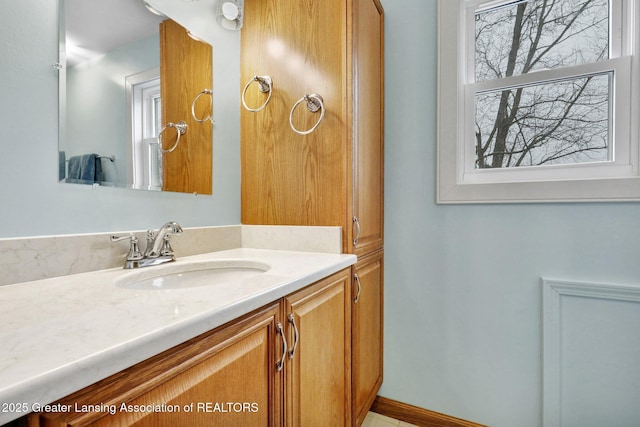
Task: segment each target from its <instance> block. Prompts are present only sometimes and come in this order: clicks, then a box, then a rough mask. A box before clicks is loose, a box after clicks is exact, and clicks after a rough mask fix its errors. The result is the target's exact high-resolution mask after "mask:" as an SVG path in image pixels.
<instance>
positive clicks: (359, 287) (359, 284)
mask: <svg viewBox="0 0 640 427" xmlns="http://www.w3.org/2000/svg"><path fill="white" fill-rule="evenodd" d="M353 278H354V280H355V281H356V283H357V284H358V292H356V297H355V298H354V300H353V303H354V304H357V303H358V301H359V300H360V292H362V284H361V283H360V276H358V273H355V274H354V275H353Z"/></svg>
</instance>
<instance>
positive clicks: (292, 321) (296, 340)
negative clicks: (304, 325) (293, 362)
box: [289, 313, 300, 359]
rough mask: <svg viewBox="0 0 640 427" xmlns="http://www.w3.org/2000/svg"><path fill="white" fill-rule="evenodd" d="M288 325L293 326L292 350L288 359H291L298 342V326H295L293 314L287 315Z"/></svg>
mask: <svg viewBox="0 0 640 427" xmlns="http://www.w3.org/2000/svg"><path fill="white" fill-rule="evenodd" d="M289 323H291V325H292V326H293V348H292V349H291V350H289V359H293V356H294V355H295V354H296V348H297V347H298V341H299V339H300V334H299V332H298V326H297V325H296V317H295V316H294V315H293V313H289Z"/></svg>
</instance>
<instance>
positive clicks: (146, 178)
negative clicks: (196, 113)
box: [126, 68, 162, 190]
mask: <svg viewBox="0 0 640 427" xmlns="http://www.w3.org/2000/svg"><path fill="white" fill-rule="evenodd" d="M126 80H127V103H128V104H129V105H128V107H129V115H130V117H129V120H128V122H127V135H128V136H129V138H128V141H127V147H128V148H127V149H128V151H129V152H130V153H131V154H132V160H131V167H130V168H129V170H130V175H131V176H130V181H131V182H133V186H134V188H142V189H149V190H161V189H162V152H161V151H160V150H159V147H158V142H159V139H158V135H159V134H160V129H161V128H162V100H161V97H160V70H159V68H154V69H152V70H149V71H146V72H142V73H138V74H134V75H131V76H127V79H126Z"/></svg>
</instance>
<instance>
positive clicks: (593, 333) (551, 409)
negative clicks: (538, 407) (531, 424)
mask: <svg viewBox="0 0 640 427" xmlns="http://www.w3.org/2000/svg"><path fill="white" fill-rule="evenodd" d="M542 285H543V387H542V388H543V399H542V400H543V423H544V427H574V426H576V427H578V426H579V427H590V426H594V427H602V426H607V427H632V426H640V286H636V285H626V286H622V285H612V284H594V283H579V282H567V281H558V280H547V279H543V282H542Z"/></svg>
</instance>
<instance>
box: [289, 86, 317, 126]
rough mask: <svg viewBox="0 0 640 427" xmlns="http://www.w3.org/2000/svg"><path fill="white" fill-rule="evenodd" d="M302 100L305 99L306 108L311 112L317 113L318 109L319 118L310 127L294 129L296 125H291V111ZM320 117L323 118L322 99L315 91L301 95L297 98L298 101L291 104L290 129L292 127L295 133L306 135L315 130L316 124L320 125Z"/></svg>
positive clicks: (291, 114)
mask: <svg viewBox="0 0 640 427" xmlns="http://www.w3.org/2000/svg"><path fill="white" fill-rule="evenodd" d="M304 101H307V110H309V111H311V112H312V113H317V112H318V111H320V118H319V119H318V121H317V122H316V124H315V125H313V127H312V128H311V129H309V130H305V131H301V130H298V129H296V127H295V126H294V125H293V112H294V111H295V110H296V108H298V105H300V104H301V103H302V102H304ZM322 119H324V100H323V99H322V97H321V96H320V95H318V94H316V93H312V94H308V95H305V96H303V97H302V98H300V99H299V100H298V102H296V103H295V104H294V105H293V108H292V109H291V113H290V114H289V125H290V126H291V129H293V131H294V132H295V133H298V134H300V135H308V134H310V133H311V132H313V131H314V130H316V128H317V127H318V125H320V122H322Z"/></svg>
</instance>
